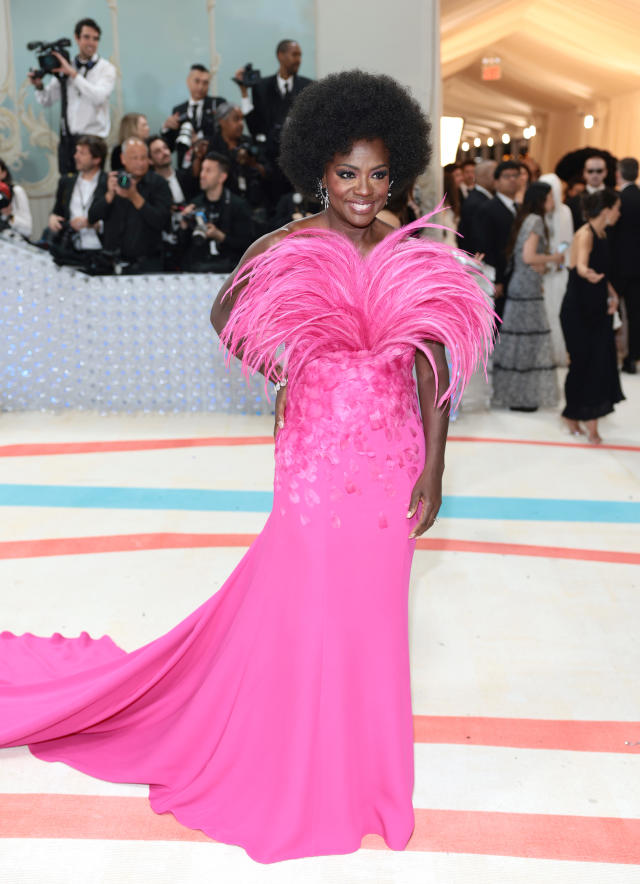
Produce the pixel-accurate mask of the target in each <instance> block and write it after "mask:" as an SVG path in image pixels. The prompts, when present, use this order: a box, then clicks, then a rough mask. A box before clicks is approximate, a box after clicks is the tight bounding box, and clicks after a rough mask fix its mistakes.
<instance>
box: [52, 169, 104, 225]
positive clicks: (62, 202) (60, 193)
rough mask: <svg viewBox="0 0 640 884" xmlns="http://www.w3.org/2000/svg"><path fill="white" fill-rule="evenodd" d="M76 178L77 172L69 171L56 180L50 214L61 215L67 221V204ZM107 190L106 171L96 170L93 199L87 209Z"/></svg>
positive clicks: (68, 204)
mask: <svg viewBox="0 0 640 884" xmlns="http://www.w3.org/2000/svg"><path fill="white" fill-rule="evenodd" d="M77 180H78V173H77V172H76V173H75V174H72V173H69V174H68V175H63V176H62V178H60V180H59V181H58V189H57V191H56V202H55V205H54V207H53V211H52V214H53V215H61V216H62V217H63V218H64V219H65V221H69V216H70V213H69V206H70V204H71V197H72V196H73V188H74V187H75V186H76V181H77ZM106 190H107V173H106V172H98V183H97V184H96V189H95V191H94V193H93V199H92V200H91V204H90V205H89V206H88V209H89V210H90V209H91V206H93V205H94V203H95V202H96V201H97V200H99V199H102V197H103V196H104V195H105V193H106Z"/></svg>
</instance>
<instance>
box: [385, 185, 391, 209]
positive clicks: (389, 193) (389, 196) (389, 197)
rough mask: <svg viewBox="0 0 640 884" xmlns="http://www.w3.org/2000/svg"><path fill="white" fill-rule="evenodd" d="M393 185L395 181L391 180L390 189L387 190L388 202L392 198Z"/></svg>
mask: <svg viewBox="0 0 640 884" xmlns="http://www.w3.org/2000/svg"><path fill="white" fill-rule="evenodd" d="M392 187H393V181H390V182H389V190H388V191H387V203H388V202H389V200H390V199H391V188H392ZM387 203H385V206H386V205H387Z"/></svg>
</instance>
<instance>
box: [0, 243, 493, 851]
mask: <svg viewBox="0 0 640 884" xmlns="http://www.w3.org/2000/svg"><path fill="white" fill-rule="evenodd" d="M389 240H391V241H392V242H391V243H390V245H389V249H386V250H385V249H383V248H382V246H380V247H378V249H377V251H376V253H374V254H373V255H372V256H371V258H370V259H369V261H367V262H363V261H361V260H360V259H359V258H357V255H356V254H355V253H352V251H350V250H351V246H350V245H349V244H347V246H348V248H347V247H346V246H345V244H344V243H345V241H343V240H342V239H341V238H340V237H336V236H335V235H328V236H325V235H322V236H317V237H316V236H314V237H306V236H305V237H291V238H289V239H287V240H285V242H284V243H283V244H282V246H279V247H278V250H277V251H276V250H274V251H272V252H269V253H267V255H266V257H265V258H264V266H261V262H259V261H258V262H255V264H254V265H253V269H252V276H251V282H250V284H249V286H248V287H247V288H246V289H245V290H244V291H243V293H242V295H241V298H240V301H239V304H238V306H237V314H236V311H235V309H234V316H233V321H232V323H231V331H230V334H231V335H232V336H233V338H232V340H234V341H236V340H238V338H237V337H236V336H237V335H239V336H240V337H241V338H242V342H243V345H244V347H245V360H246V361H247V364H249V365H250V364H251V360H253V362H254V363H255V364H257V363H258V362H259V361H260V360H262V359H264V356H265V353H270V352H275V348H277V345H278V344H279V343H281V342H282V341H286V343H287V347H288V348H290V353H289V372H290V378H291V381H290V387H289V392H288V403H287V413H286V423H285V428H284V429H283V430H282V431H281V432H280V433H279V435H278V439H277V442H276V478H275V493H274V506H273V511H272V513H271V515H270V517H269V519H268V521H267V524H266V526H265V529H264V531H263V532H262V534H261V535H260V536H259V537H258V538H257V540H256V541H255V543H254V544H253V546H252V547H251V549H250V550H249V551H248V553H247V555H246V556H245V557H244V558H243V560H242V561H241V563H240V564H239V565H238V567H237V568H236V570H235V571H234V572H233V574H232V575H231V576H230V577H229V579H228V580H227V582H226V583H225V585H224V586H223V587H222V589H221V590H220V591H219V592H217V593H216V594H215V595H214V596H213V597H212V598H211V599H210V600H209V601H207V602H206V603H205V604H204V605H202V606H201V607H200V608H199V609H198V610H197V611H195V612H194V613H193V614H191V615H190V616H189V617H188V618H187V619H186V620H184V621H183V622H182V623H181V624H179V625H178V626H177V627H175V629H173V630H172V631H171V632H169V633H168V634H167V635H164V636H162V637H160V638H158V639H157V640H156V641H154V642H152V643H151V644H149V645H147V646H145V647H143V648H141V649H139V650H137V651H134V652H133V653H130V654H125V653H124V652H122V651H121V650H120V649H119V648H117V647H116V646H115V645H114V644H113V642H112V641H111V640H110V639H108V638H107V637H104V638H102V639H100V640H99V641H92V640H91V639H90V638H89V637H88V636H87V635H86V634H83V635H82V636H81V637H80V638H78V639H62V637H60V636H57V635H56V636H54V637H52V638H49V639H43V638H36V637H34V636H31V635H25V636H21V637H19V638H18V637H15V636H12V635H10V634H9V633H4V634H3V635H2V636H0V745H3V746H11V745H19V744H23V743H29V745H30V748H31V750H32V752H33V753H34V754H36V755H37V756H38V757H40V758H44V759H47V760H50V761H64V762H66V763H68V764H70V765H72V766H74V767H76V768H78V769H79V770H82V771H85V772H87V773H89V774H92V775H94V776H97V777H101V778H103V779H107V780H114V781H119V782H120V781H122V782H141V783H149V784H150V801H151V805H152V807H153V809H154V810H155V811H157V812H159V813H161V812H165V811H171V812H172V813H173V814H174V815H175V816H176V817H177V818H178V819H179V820H180V821H181V822H183V823H184V824H185V825H187V826H190V827H192V828H199V829H202V830H203V831H204V832H206V833H207V834H209V835H210V836H212V837H213V838H216V839H218V840H221V841H225V842H227V843H231V844H239V845H241V846H243V847H244V848H245V849H246V850H247V852H248V853H249V855H250V856H252V857H253V858H255V859H257V860H259V861H261V862H271V861H275V860H282V859H288V858H292V857H300V856H308V855H316V854H327V853H346V852H350V851H353V850H356V849H358V847H359V846H360V842H361V840H362V837H363V836H364V835H366V834H370V833H377V834H380V835H382V836H383V837H384V839H385V840H386V842H387V844H388V845H389V846H390V847H392V848H394V849H402V848H403V847H404V846H405V845H406V843H407V841H408V839H409V837H410V835H411V832H412V829H413V810H412V806H411V793H412V788H413V737H412V717H411V698H410V688H409V655H408V624H407V591H408V585H409V572H410V566H411V558H412V554H413V548H414V542H413V541H410V540H409V538H408V535H409V531H410V528H411V523H410V522H409V521H408V520H407V518H406V513H407V506H408V503H409V496H410V492H411V488H412V486H413V483H414V481H415V479H416V477H417V475H418V474H419V472H420V470H421V468H422V465H423V463H424V439H423V433H422V427H421V422H420V416H419V410H418V403H417V397H416V391H415V384H414V381H413V376H412V366H413V360H414V353H415V347H416V346H417V345H420V346H422V343H421V342H422V340H423V338H424V337H429V338H435V339H438V340H445V341H448V342H449V343H450V345H451V346H452V347H453V348H454V350H455V351H456V352H457V354H458V356H457V359H458V361H457V367H458V370H459V371H460V374H461V376H462V377H463V378H464V377H466V376H468V372H469V371H470V366H471V365H472V364H473V361H474V358H475V356H476V355H477V353H478V351H480V352H483V351H484V349H485V348H486V346H488V343H489V341H490V338H491V330H492V317H491V310H490V307H489V306H488V304H487V302H486V300H485V298H484V297H483V296H481V295H480V294H479V293H478V290H477V289H476V288H475V285H474V283H473V281H472V280H471V279H470V277H469V276H468V275H467V274H466V273H465V272H464V271H463V270H462V269H461V268H460V267H459V266H458V265H457V264H456V263H455V261H453V260H452V259H451V257H450V254H449V253H448V252H447V250H446V249H445V248H444V247H442V246H436V245H434V244H433V243H428V244H427V246H426V247H425V245H424V244H423V242H422V241H416V240H408V241H405V240H404V239H403V238H402V237H401V236H396V235H394V237H393V238H392V237H389ZM443 249H444V250H443ZM298 250H300V252H299V253H300V255H302V257H301V258H300V264H299V265H298V264H296V266H295V267H292V264H293V263H294V262H295V261H297V260H298V259H297V258H296V255H297V254H298ZM394 250H395V251H394ZM414 253H415V255H414ZM394 255H396V256H397V257H394ZM415 256H419V261H418V260H417V258H415ZM395 261H397V265H396V264H395V263H394V262H395ZM429 261H432V262H435V263H436V265H437V267H438V268H440V269H439V270H437V271H436V270H434V269H432V270H431V271H430V272H431V274H432V282H433V293H434V294H433V298H432V299H430V295H429V292H430V290H431V289H430V286H431V284H432V283H431V282H429V273H428V272H427V271H426V270H425V271H424V272H422V271H420V266H421V262H427V263H428V262H429ZM305 265H306V266H307V268H308V273H307V276H309V274H311V275H312V276H313V277H314V281H313V285H311V283H309V282H308V280H307V283H308V284H307V285H306V287H305V285H304V283H305V279H306V278H307V277H306V276H305V272H304V266H305ZM416 267H417V270H418V271H420V272H421V273H422V275H420V276H419V279H420V281H419V284H414V283H412V281H411V279H409V278H408V276H407V274H408V273H410V274H415V273H416V272H417V271H416ZM444 267H446V268H447V271H446V272H447V273H448V274H449V283H448V286H449V288H448V289H447V283H446V281H445V280H444V278H443V277H442V274H444V272H445V271H444V270H443V269H442V268H444ZM309 268H311V269H310V270H309ZM408 268H409V269H408ZM267 274H268V275H269V276H270V278H269V280H268V282H267V281H266V279H265V277H266V275H267ZM316 276H317V277H318V279H316V278H315V277H316ZM378 276H382V277H384V280H385V285H386V286H387V292H388V294H387V296H386V297H385V295H384V292H383V291H382V289H378V288H376V286H377V285H378V283H376V279H377V277H378ZM291 277H293V279H295V280H297V283H293V282H292V279H291ZM320 277H322V280H323V282H324V288H323V287H322V286H321V284H320ZM401 277H402V278H403V279H404V282H403V281H402V279H401ZM296 285H297V289H298V292H299V294H298V296H297V299H296V298H295V297H294V295H293V292H294V290H295V288H296ZM323 291H324V292H325V294H323ZM323 298H324V300H325V301H326V302H327V306H326V309H322V307H321V305H320V301H322V299H323ZM397 300H399V301H401V304H400V305H398V304H397V303H396V301H397ZM300 329H304V332H301V331H300ZM421 336H422V337H421ZM247 354H249V355H248V356H247ZM451 389H452V388H451Z"/></svg>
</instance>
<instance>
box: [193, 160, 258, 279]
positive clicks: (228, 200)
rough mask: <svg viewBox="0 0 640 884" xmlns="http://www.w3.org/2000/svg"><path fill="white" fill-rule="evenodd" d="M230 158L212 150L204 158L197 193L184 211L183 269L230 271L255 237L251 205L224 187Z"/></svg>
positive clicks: (201, 271) (214, 271) (212, 271)
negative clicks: (250, 210) (199, 190)
mask: <svg viewBox="0 0 640 884" xmlns="http://www.w3.org/2000/svg"><path fill="white" fill-rule="evenodd" d="M228 174H229V161H228V160H227V158H226V157H225V156H223V155H222V154H219V153H209V154H207V156H206V157H205V158H204V160H203V161H202V170H201V172H200V186H201V187H202V190H203V193H202V194H200V195H199V196H197V197H196V198H195V199H194V201H193V202H192V203H191V205H189V206H187V207H186V209H185V210H184V212H183V213H182V219H181V221H180V227H181V230H180V245H181V247H182V249H183V258H182V269H183V270H187V271H189V272H191V273H228V272H229V271H230V270H233V268H234V267H235V266H236V264H237V263H238V261H239V260H240V258H241V257H242V255H243V254H244V252H245V250H246V249H247V248H248V246H249V244H250V243H251V242H252V241H253V238H254V232H253V224H252V222H251V216H250V214H249V209H248V207H247V205H246V203H245V202H244V200H242V199H240V197H238V196H236V195H235V194H234V193H231V191H230V190H229V188H228V187H225V183H226V180H227V176H228Z"/></svg>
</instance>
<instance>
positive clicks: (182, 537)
mask: <svg viewBox="0 0 640 884" xmlns="http://www.w3.org/2000/svg"><path fill="white" fill-rule="evenodd" d="M255 538H256V535H255V534H186V533H185V534H178V533H153V534H112V535H105V536H98V537H54V538H51V539H46V540H6V541H3V542H0V559H26V558H36V557H39V556H69V555H85V554H89V553H104V552H139V551H142V550H154V549H191V548H198V547H200V548H202V547H216V546H249V545H250V544H251V543H253V541H254V540H255ZM417 548H418V549H419V550H431V551H433V550H440V551H445V552H470V553H485V554H486V553H488V554H493V555H504V556H534V557H538V558H545V559H573V560H578V561H583V562H611V563H614V564H626V565H634V564H635V565H637V564H640V553H633V552H618V551H615V550H605V549H603V550H597V549H571V548H568V547H562V546H534V545H531V544H524V543H493V542H488V541H477V540H453V539H450V538H435V537H434V538H429V537H421V538H419V539H418V541H417Z"/></svg>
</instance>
